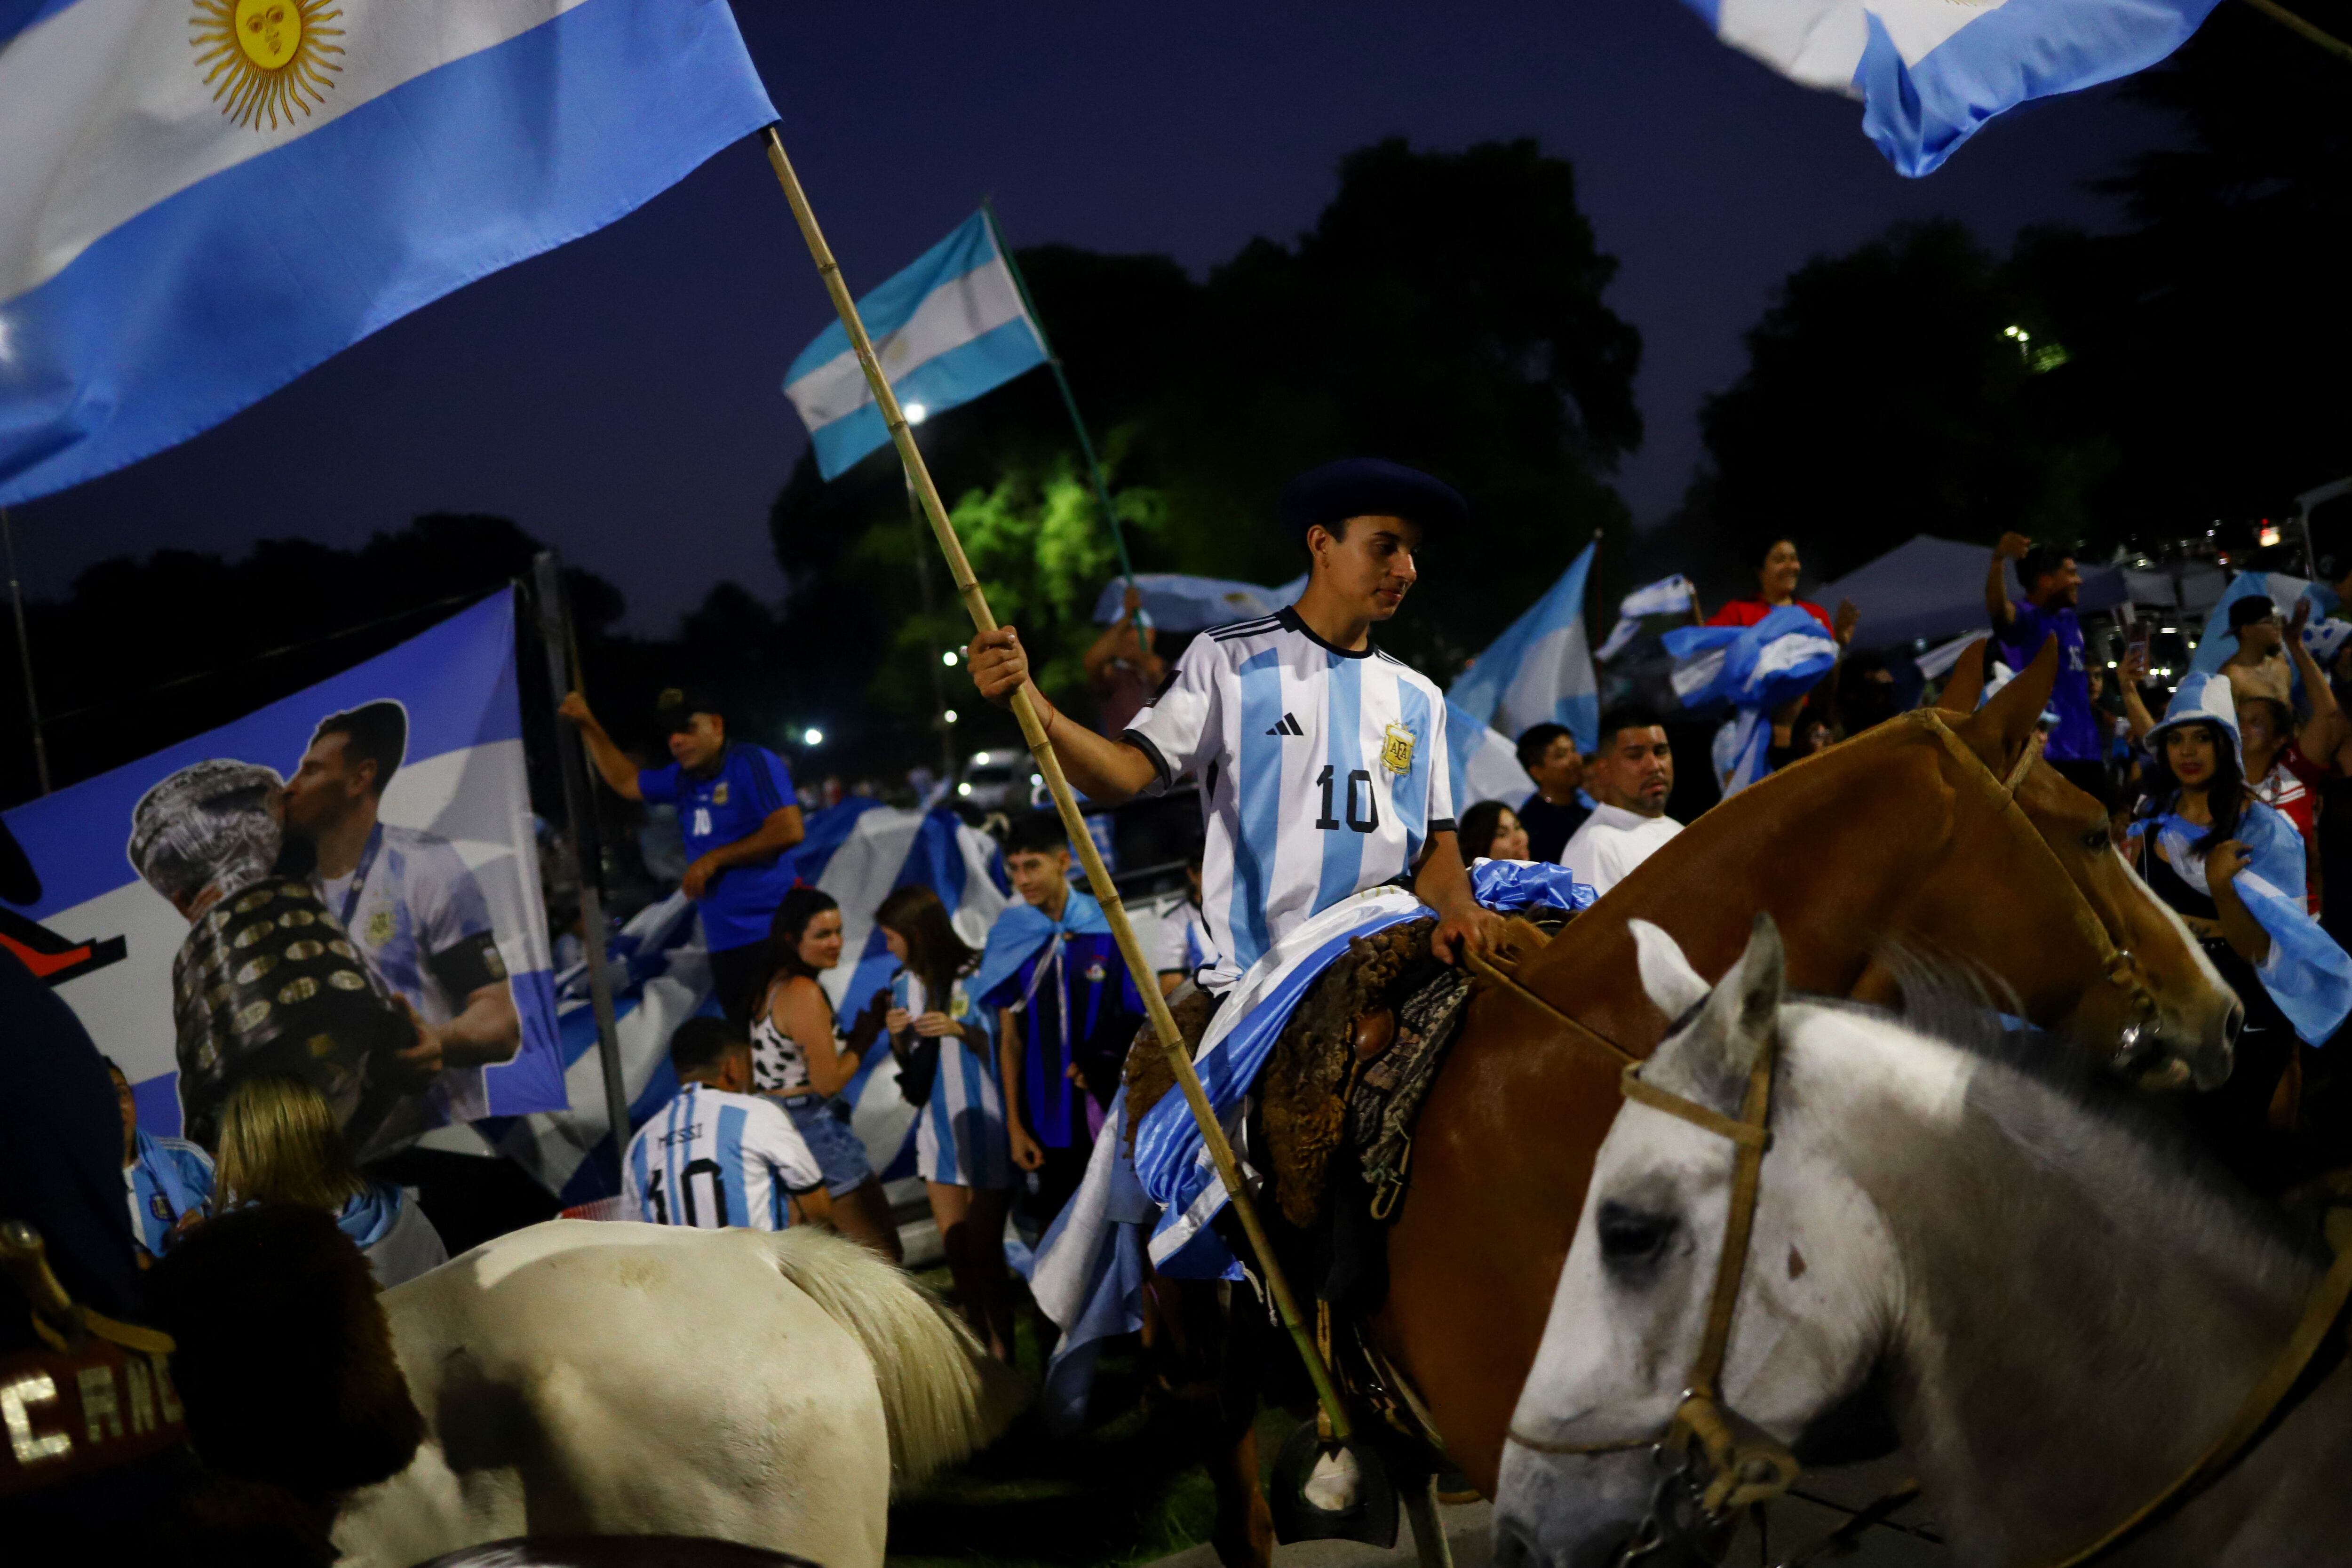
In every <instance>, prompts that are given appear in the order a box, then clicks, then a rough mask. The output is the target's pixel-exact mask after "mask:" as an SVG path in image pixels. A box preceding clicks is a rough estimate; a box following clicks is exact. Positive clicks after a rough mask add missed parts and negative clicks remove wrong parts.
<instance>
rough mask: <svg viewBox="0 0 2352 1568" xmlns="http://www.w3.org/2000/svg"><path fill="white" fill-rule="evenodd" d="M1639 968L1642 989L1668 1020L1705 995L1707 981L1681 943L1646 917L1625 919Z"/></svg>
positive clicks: (1683, 1012) (1677, 1016)
mask: <svg viewBox="0 0 2352 1568" xmlns="http://www.w3.org/2000/svg"><path fill="white" fill-rule="evenodd" d="M1625 929H1626V930H1628V931H1632V932H1633V952H1634V954H1635V956H1636V957H1637V958H1638V960H1639V962H1640V964H1641V970H1642V989H1643V990H1644V991H1646V992H1648V993H1649V994H1650V1000H1651V1001H1653V1002H1654V1003H1656V1004H1657V1006H1658V1011H1659V1012H1661V1013H1664V1015H1665V1016H1666V1017H1667V1019H1668V1020H1669V1021H1671V1020H1673V1019H1675V1018H1679V1017H1681V1016H1683V1015H1684V1014H1685V1013H1687V1012H1689V1011H1690V1010H1691V1009H1692V1008H1693V1007H1694V1006H1696V1005H1698V1003H1699V1002H1700V1001H1701V1000H1702V999H1703V998H1705V997H1706V980H1705V978H1703V977H1702V976H1701V975H1700V973H1699V972H1698V971H1697V970H1696V969H1693V968H1692V967H1691V962H1690V960H1689V959H1687V958H1685V957H1684V956H1683V949H1682V944H1681V943H1680V942H1676V941H1675V939H1674V938H1673V937H1670V936H1668V935H1667V934H1666V933H1665V931H1664V929H1663V928H1661V927H1659V926H1655V925H1653V924H1651V923H1650V922H1649V921H1638V920H1637V921H1626V922H1625Z"/></svg>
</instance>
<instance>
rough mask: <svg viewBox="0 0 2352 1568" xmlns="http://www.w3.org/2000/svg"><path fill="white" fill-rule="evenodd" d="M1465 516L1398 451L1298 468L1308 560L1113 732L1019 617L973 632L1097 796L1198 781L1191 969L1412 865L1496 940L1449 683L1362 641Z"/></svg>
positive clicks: (1235, 952)
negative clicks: (1074, 705) (1205, 955)
mask: <svg viewBox="0 0 2352 1568" xmlns="http://www.w3.org/2000/svg"><path fill="white" fill-rule="evenodd" d="M1468 513H1469V508H1468V506H1467V505H1466V504H1465V502H1464V500H1463V499H1462V497H1461V496H1460V495H1459V494H1458V493H1456V492H1455V491H1454V489H1452V488H1451V487H1450V486H1447V485H1445V484H1443V483H1441V482H1440V481H1438V480H1436V479H1432V478H1430V477H1429V476H1428V475H1426V474H1423V473H1418V472H1416V471H1414V470H1413V469H1411V468H1404V467H1402V466H1401V465H1399V464H1395V463H1388V462H1381V461H1379V460H1376V459H1370V458H1356V459H1349V460H1346V461H1342V462H1337V463H1330V464H1327V465H1325V466H1324V467H1322V468H1316V469H1312V470H1310V471H1309V472H1307V473H1305V474H1302V475H1300V476H1299V477H1298V478H1297V479H1294V480H1292V481H1291V483H1290V484H1289V486H1288V487H1287V488H1286V489H1285V490H1284V492H1283V498H1282V504H1281V521H1282V525H1283V528H1284V530H1285V531H1286V532H1287V533H1288V534H1289V535H1290V537H1292V538H1294V539H1297V540H1298V541H1299V542H1301V543H1302V544H1303V545H1304V546H1305V548H1306V550H1307V556H1308V559H1309V561H1310V563H1311V565H1310V567H1309V569H1308V573H1307V587H1306V590H1305V592H1303V593H1302V594H1301V595H1299V597H1298V602H1297V604H1295V605H1290V606H1288V607H1287V608H1285V609H1283V610H1281V611H1280V612H1278V613H1276V614H1275V615H1272V616H1263V617H1261V618H1258V619H1255V620H1248V621H1242V622H1238V623H1236V624H1234V625H1233V626H1221V627H1217V628H1215V629H1213V630H1211V631H1206V632H1202V634H1201V635H1200V636H1199V637H1195V638H1194V639H1193V641H1192V646H1191V647H1188V648H1186V649H1185V650H1184V654H1183V657H1182V658H1180V659H1179V660H1178V661H1177V664H1176V669H1175V673H1174V674H1173V676H1172V677H1171V679H1169V681H1168V683H1167V684H1166V685H1165V686H1164V687H1162V689H1160V693H1159V694H1158V695H1157V696H1156V697H1154V698H1153V699H1152V700H1151V701H1150V703H1149V704H1147V705H1146V706H1145V708H1144V710H1143V711H1142V712H1141V713H1139V714H1138V715H1137V716H1136V719H1135V721H1134V723H1133V724H1132V725H1130V726H1129V728H1128V730H1127V731H1125V732H1124V733H1123V734H1122V735H1120V736H1118V738H1116V739H1114V738H1110V737H1107V736H1102V735H1097V734H1094V733H1092V732H1090V731H1087V730H1086V729H1085V727H1084V726H1082V725H1079V724H1076V723H1073V722H1068V721H1064V719H1063V716H1062V715H1061V713H1060V712H1059V711H1058V710H1055V708H1054V706H1053V705H1052V704H1051V703H1050V702H1048V701H1046V700H1045V697H1044V696H1043V694H1041V693H1039V692H1038V691H1037V689H1035V687H1034V686H1032V685H1030V684H1029V659H1028V655H1027V653H1026V652H1025V651H1024V649H1023V647H1022V646H1021V639H1020V636H1019V633H1018V632H1017V631H1016V630H1015V628H1013V626H1003V627H1000V628H998V629H997V630H996V631H994V632H992V633H988V634H985V635H983V636H982V637H977V638H975V639H973V642H972V645H971V673H972V681H973V684H974V685H976V686H977V687H978V688H979V689H980V692H981V695H982V696H983V697H985V698H987V699H988V700H990V701H992V702H997V703H1001V704H1002V703H1009V702H1011V700H1012V698H1013V692H1014V691H1016V690H1018V689H1023V688H1024V687H1027V689H1028V690H1029V694H1030V700H1031V701H1032V702H1034V704H1036V708H1037V711H1038V712H1040V713H1041V714H1043V715H1045V733H1046V738H1047V739H1048V740H1050V741H1051V742H1054V745H1055V749H1056V751H1058V752H1059V753H1060V755H1061V760H1062V766H1063V768H1064V770H1065V771H1066V773H1068V774H1069V778H1070V782H1071V783H1072V784H1074V785H1076V787H1077V788H1078V789H1079V790H1080V791H1082V792H1083V793H1084V794H1085V795H1087V798H1088V799H1089V800H1090V801H1093V802H1094V803H1096V804H1097V805H1117V804H1118V803H1119V802H1122V801H1125V800H1128V799H1129V798H1131V797H1133V796H1135V795H1144V794H1156V793H1158V792H1160V791H1161V790H1164V789H1166V788H1167V787H1168V786H1169V785H1171V784H1173V783H1175V781H1176V780H1177V778H1178V777H1180V776H1181V775H1185V774H1190V775H1191V776H1192V777H1194V778H1196V779H1198V780H1200V782H1201V802H1202V816H1203V819H1204V820H1203V826H1204V828H1205V831H1206V835H1207V844H1206V847H1205V851H1204V854H1203V856H1202V917H1203V920H1204V921H1205V923H1206V924H1207V926H1208V928H1209V934H1210V936H1211V938H1212V939H1213V945H1214V946H1215V948H1216V950H1217V952H1218V953H1219V955H1220V957H1219V962H1218V963H1217V964H1216V966H1215V967H1214V968H1213V969H1210V970H1207V971H1204V972H1203V973H1202V977H1201V984H1202V985H1203V987H1204V988H1206V989H1207V990H1209V991H1212V992H1214V993H1218V994H1223V993H1224V992H1226V991H1228V990H1230V989H1231V988H1232V986H1233V985H1234V983H1235V982H1236V981H1237V980H1239V979H1240V978H1241V976H1242V974H1243V973H1244V972H1245V971H1247V970H1248V968H1249V967H1250V965H1251V964H1253V963H1255V962H1256V961H1257V959H1258V958H1259V956H1260V955H1262V954H1263V953H1265V951H1266V950H1267V948H1268V947H1270V946H1271V945H1272V944H1273V942H1275V941H1276V939H1278V938H1279V937H1281V936H1282V935H1283V934H1284V933H1285V932H1286V931H1290V930H1292V929H1293V928H1295V927H1296V926H1297V925H1298V924H1299V923H1300V922H1302V921H1306V920H1307V919H1308V918H1310V917H1312V916H1313V915H1315V914H1317V913H1318V912H1319V911H1321V910H1326V909H1328V908H1330V907H1331V906H1332V905H1333V904H1336V903H1338V902H1339V901H1340V900H1343V899H1346V898H1348V897H1350V896H1351V895H1353V894H1355V893H1357V892H1360V891H1361V890H1362V889H1366V888H1372V887H1377V886H1379V885H1380V884H1381V883H1382V882H1386V881H1390V880H1392V879H1396V878H1399V877H1402V876H1403V875H1405V874H1406V873H1407V872H1411V873H1412V876H1413V891H1414V892H1415V893H1416V894H1417V895H1418V896H1419V897H1420V898H1421V900H1422V901H1423V902H1424V903H1426V904H1428V905H1430V906H1431V907H1432V908H1433V909H1434V910H1436V911H1437V914H1438V928H1437V931H1436V935H1435V938H1434V944H1435V947H1436V951H1437V952H1438V953H1439V954H1440V955H1441V956H1442V957H1444V958H1445V959H1447V960H1449V961H1451V960H1452V959H1453V958H1454V956H1455V954H1456V952H1458V951H1459V950H1460V948H1461V946H1462V944H1463V943H1464V942H1470V943H1472V944H1474V945H1478V946H1484V945H1485V944H1486V942H1487V941H1488V940H1489V938H1490V935H1491V933H1492V931H1494V929H1495V928H1496V923H1497V922H1496V917H1495V916H1494V915H1492V914H1490V913H1488V912H1487V911H1486V910H1481V909H1480V908H1479V907H1478V904H1477V901H1476V900H1475V899H1474V898H1473V897H1472V896H1471V889H1470V877H1469V872H1468V870H1467V869H1466V868H1465V867H1464V866H1463V864H1462V857H1461V855H1460V853H1459V851H1458V850H1457V849H1456V848H1455V847H1454V802H1453V791H1452V786H1451V782H1450V780H1449V779H1448V777H1447V768H1446V745H1445V700H1444V696H1443V695H1442V694H1441V693H1440V692H1439V691H1438V689H1437V688H1436V686H1435V685H1434V684H1433V683H1432V682H1431V681H1430V679H1428V678H1427V677H1426V676H1424V675H1423V674H1421V673H1420V672H1419V671H1418V670H1415V669H1412V668H1408V667H1407V666H1406V665H1404V664H1403V663H1402V662H1400V661H1399V660H1397V659H1395V658H1391V656H1390V655H1388V654H1386V653H1383V652H1381V650H1380V649H1379V648H1377V647H1374V646H1373V644H1372V639H1371V629H1372V627H1373V626H1376V625H1378V624H1379V623H1381V622H1382V621H1385V620H1387V619H1388V618H1389V617H1390V616H1393V615H1395V614H1396V612H1397V609H1398V606H1400V605H1402V604H1403V602H1404V596H1405V595H1406V594H1407V593H1408V592H1410V591H1411V589H1412V585H1413V584H1414V582H1415V581H1416V580H1417V579H1418V577H1419V572H1418V570H1417V569H1416V567H1415V565H1414V562H1413V555H1414V552H1415V551H1417V550H1418V549H1419V548H1420V547H1421V544H1422V542H1423V539H1424V538H1425V537H1427V536H1429V535H1431V534H1436V533H1445V534H1451V535H1454V536H1457V537H1458V536H1460V535H1461V534H1463V533H1464V532H1465V531H1466V525H1467V523H1468ZM1089 901H1091V900H1089ZM1014 1147H1015V1152H1016V1154H1017V1153H1018V1151H1019V1143H1018V1142H1016V1143H1015V1146H1014Z"/></svg>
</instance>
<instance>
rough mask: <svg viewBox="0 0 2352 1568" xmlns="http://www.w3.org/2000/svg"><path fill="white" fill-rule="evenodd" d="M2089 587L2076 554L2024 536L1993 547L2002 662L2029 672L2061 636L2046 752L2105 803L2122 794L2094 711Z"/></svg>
mask: <svg viewBox="0 0 2352 1568" xmlns="http://www.w3.org/2000/svg"><path fill="white" fill-rule="evenodd" d="M2004 561H2014V562H2016V563H2017V582H2018V585H2019V586H2020V587H2021V588H2023V589H2024V590H2025V602H2024V603H2023V604H2012V603H2011V602H2010V597H2009V585H2008V584H2007V583H2005V582H2003V581H2002V578H2001V570H2000V568H2001V563H2002V562H2004ZM2082 588H2083V574H2081V573H2080V572H2078V571H2076V570H2075V569H2074V552H2073V551H2071V550H2066V549H2063V548H2062V547H2061V546H2058V545H2055V544H2035V543H2033V542H2032V541H2031V540H2029V539H2027V538H2026V537H2025V535H2023V534H2021V533H2004V534H2002V535H2001V536H2000V543H1999V544H1997V545H1995V546H1993V552H1992V569H1991V570H1990V572H1988V573H1987V574H1985V614H1987V615H1988V616H1991V617H1992V635H1993V643H1994V657H1996V658H1999V659H2000V661H2001V662H2002V663H2003V664H2006V665H2008V666H2009V667H2010V668H2011V669H2023V668H2025V667H2026V666H2027V665H2029V664H2031V663H2032V662H2033V659H2034V657H2035V656H2036V655H2037V654H2039V653H2041V651H2042V644H2043V643H2044V642H2045V641H2047V640H2048V639H2050V638H2051V637H2056V638H2057V639H2058V680H2057V684H2055V685H2054V686H2053V687H2052V688H2051V689H2050V707H2051V710H2052V711H2053V712H2055V713H2056V714H2057V715H2058V722H2057V723H2056V724H2055V725H2053V727H2052V728H2051V731H2050V744H2049V746H2048V748H2047V749H2046V750H2044V751H2043V752H2042V756H2043V757H2044V758H2045V759H2046V760H2047V761H2048V762H2049V763H2050V765H2051V766H2053V767H2054V768H2056V769H2057V770H2058V771H2059V772H2060V773H2063V774H2064V775H2065V776H2066V782H2067V783H2068V784H2073V785H2074V787H2075V788H2076V789H2079V790H2081V791H2083V792H2084V794H2086V795H2090V796H2091V797H2092V798H2093V799H2094V800H2096V801H2097V802H2098V803H2099V804H2100V805H2109V804H2110V801H2109V796H2111V795H2113V794H2114V790H2113V787H2112V786H2111V784H2109V782H2108V777H2107V764H2106V763H2105V759H2104V756H2103V753H2102V748H2101V747H2100V744H2099V726H2098V722H2097V719H2096V716H2095V714H2094V713H2093V712H2092V710H2091V679H2090V672H2089V669H2088V668H2087V667H2086V666H2085V665H2084V660H2083V623H2082V622H2081V621H2080V620H2079V619H2078V618H2076V616H2075V614H2074V601H2075V599H2076V597H2077V596H2078V595H2080V594H2081V592H2082Z"/></svg>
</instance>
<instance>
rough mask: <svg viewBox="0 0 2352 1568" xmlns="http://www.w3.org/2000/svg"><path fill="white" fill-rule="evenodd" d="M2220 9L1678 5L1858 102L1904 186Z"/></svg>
mask: <svg viewBox="0 0 2352 1568" xmlns="http://www.w3.org/2000/svg"><path fill="white" fill-rule="evenodd" d="M2219 3H2220V0H1683V4H1684V5H1687V6H1689V7H1690V8H1691V9H1692V10H1693V11H1696V12H1697V13H1698V14H1699V16H1701V17H1702V18H1704V19H1705V21H1706V25H1707V26H1710V27H1712V28H1714V29H1715V33H1716V36H1717V37H1719V38H1721V39H1722V40H1723V41H1724V42H1725V43H1727V44H1729V45H1730V46H1731V47H1733V48H1736V49H1738V50H1739V51H1741V52H1742V53H1744V54H1748V55H1753V56H1754V57H1755V58H1758V59H1759V60H1762V61H1763V62H1764V63H1765V64H1766V65H1768V66H1770V67H1771V68H1773V69H1774V70H1776V71H1779V72H1780V74H1781V75H1782V76H1785V77H1788V78H1790V79H1792V80H1795V81H1801V82H1802V83H1804V84H1805V85H1806V86H1807V87H1818V88H1825V89H1828V90H1830V91H1832V92H1842V93H1844V94H1845V95H1846V96H1847V97H1849V98H1858V99H1860V100H1862V104H1863V110H1862V130H1863V134H1864V135H1865V136H1867V137H1869V138H1870V139H1871V140H1872V141H1873V142H1876V143H1877V144H1878V150H1879V151H1880V152H1882V153H1885V154H1886V158H1887V161H1888V162H1889V163H1893V164H1894V165H1895V171H1896V173H1898V174H1909V175H1913V176H1917V175H1920V174H1932V173H1933V172H1934V171H1935V170H1936V168H1937V166H1938V165H1939V164H1941V163H1943V161H1944V160H1945V159H1947V158H1948V157H1950V156H1951V155H1952V153H1953V150H1954V149H1955V148H1957V147H1958V146H1959V144H1960V143H1961V142H1965V141H1967V140H1968V139H1969V137H1970V136H1972V135H1974V134H1975V133H1976V131H1977V128H1978V127H1979V126H1980V125H1982V124H1983V123H1984V122H1985V121H1988V120H1990V119H1991V118H1992V117H1993V116H1994V115H1996V114H1999V113H2000V111H2001V110H2005V109H2013V108H2015V107H2016V106H2017V105H2019V104H2021V103H2023V102H2025V101H2026V100H2028V99H2034V98H2048V97H2050V96H2052V95H2053V94H2055V93H2061V92H2074V91H2076V90H2078V89H2082V88H2086V87H2095V86H2096V85H2097V84H2098V83H2100V82H2103V81H2113V80H2114V79H2116V78H2117V77H2121V76H2129V75H2131V74H2132V73H2133V72H2134V71H2140V70H2146V69H2147V68H2148V67H2150V66H2152V65H2154V64H2156V63H2157V62H2158V60H2160V59H2162V58H2165V57H2166V56H2167V55H2168V54H2170V53H2172V51H2173V50H2175V49H2177V48H2179V47H2180V46H2181V45H2182V44H2184V43H2187V42H2188V41H2189V34H2191V33H2193V32H2195V31H2196V30H2197V28H2198V26H2199V24H2200V23H2202V22H2203V21H2204V20H2205V17H2206V16H2207V14H2208V13H2210V11H2211V10H2212V9H2213V7H2214V6H2215V5H2217V4H2219Z"/></svg>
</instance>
